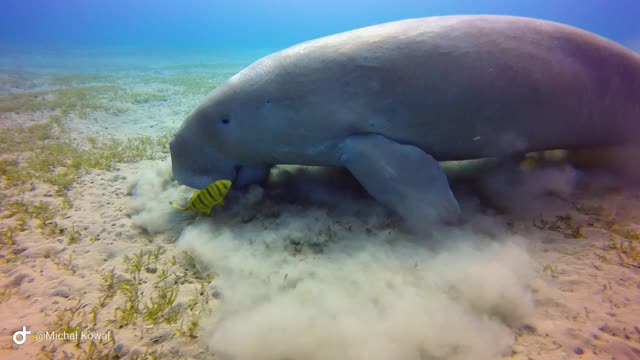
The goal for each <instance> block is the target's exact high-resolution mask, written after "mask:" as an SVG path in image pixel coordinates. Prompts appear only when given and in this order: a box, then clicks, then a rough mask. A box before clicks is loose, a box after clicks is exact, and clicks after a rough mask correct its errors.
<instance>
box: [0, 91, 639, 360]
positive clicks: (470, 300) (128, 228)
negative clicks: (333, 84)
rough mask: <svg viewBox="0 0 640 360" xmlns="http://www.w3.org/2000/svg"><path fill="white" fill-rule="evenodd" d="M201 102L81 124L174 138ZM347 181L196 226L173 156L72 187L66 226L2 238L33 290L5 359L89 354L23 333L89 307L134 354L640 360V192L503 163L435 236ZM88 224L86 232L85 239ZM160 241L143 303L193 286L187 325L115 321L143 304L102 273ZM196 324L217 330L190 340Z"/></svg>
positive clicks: (287, 172) (317, 183)
mask: <svg viewBox="0 0 640 360" xmlns="http://www.w3.org/2000/svg"><path fill="white" fill-rule="evenodd" d="M154 90H159V88H157V89H156V88H154ZM194 99H195V97H194V98H191V99H171V98H169V99H168V100H166V101H164V102H163V103H162V104H158V103H153V104H150V105H146V106H140V107H137V108H136V109H134V110H133V112H131V113H129V114H128V115H126V116H125V119H123V118H122V117H121V116H114V115H109V114H93V115H91V116H93V117H94V120H92V121H86V122H82V121H80V120H78V119H75V120H74V121H75V123H74V125H73V129H74V130H73V131H77V132H78V134H79V136H86V135H91V136H96V137H99V136H103V135H105V134H114V132H117V135H119V136H127V135H128V134H152V135H155V134H159V133H161V131H158V132H155V129H160V128H161V129H167V128H175V127H176V126H177V125H178V124H179V122H180V116H181V114H180V113H181V112H183V111H185V109H187V108H188V107H187V105H189V106H191V105H192V104H193V103H194ZM38 116H40V117H42V115H36V116H35V117H36V119H35V120H36V121H37V120H38V119H37V117H38ZM91 116H90V117H89V118H91ZM2 117H3V118H2V119H3V123H5V124H6V123H8V122H12V121H20V122H28V121H34V116H33V115H29V114H26V115H19V116H16V115H11V114H2ZM43 118H44V119H46V116H45V117H43ZM123 120H124V121H123ZM337 176H338V175H336V174H335V173H329V174H328V175H327V174H325V173H322V172H318V171H306V172H304V171H303V172H295V171H294V170H291V169H284V170H280V171H279V172H277V173H275V174H274V181H273V182H272V183H271V184H269V185H268V186H266V187H265V188H264V189H263V188H258V187H254V188H251V189H249V190H246V191H244V192H235V193H232V194H231V195H230V196H229V200H228V202H227V205H226V206H225V207H224V208H223V209H222V210H220V211H217V212H214V214H213V215H212V216H211V217H210V218H204V217H200V218H197V219H195V220H194V217H193V216H190V215H184V214H182V213H180V212H179V211H176V210H175V209H173V208H171V207H170V205H169V202H170V201H178V202H183V201H185V200H186V199H187V198H188V197H189V195H190V193H191V191H190V190H189V189H187V188H185V187H183V186H179V185H178V184H177V183H176V182H175V181H174V180H172V178H171V173H170V164H169V163H168V161H167V160H165V161H144V162H140V163H136V164H122V165H119V166H118V169H117V170H116V171H114V172H104V171H91V172H90V173H89V174H87V175H86V176H83V177H82V178H81V179H80V180H79V181H78V183H77V184H75V185H74V187H73V189H72V190H71V191H70V192H69V194H68V195H69V198H70V199H71V201H72V204H73V208H72V209H70V210H68V211H66V212H65V213H64V215H61V217H60V218H57V219H55V221H56V222H57V223H58V225H60V227H63V228H65V229H66V232H65V233H63V234H59V235H46V234H41V233H39V232H38V231H36V230H26V231H24V232H21V233H18V234H17V236H16V238H15V243H16V245H14V246H6V245H4V244H3V248H2V249H0V254H1V255H2V259H7V260H9V261H8V262H6V261H4V262H2V264H1V265H0V274H2V275H1V278H0V285H1V286H2V289H12V290H11V291H12V292H13V295H12V296H11V297H10V298H3V299H2V300H1V301H0V318H1V319H3V320H2V325H1V326H0V328H1V329H0V333H1V334H2V338H1V339H0V358H3V359H5V358H7V359H30V358H34V359H35V358H40V357H45V355H43V354H46V355H52V356H54V357H56V358H64V357H65V356H67V355H68V356H70V357H73V356H83V355H87V356H88V355H89V354H90V351H92V350H91V346H90V344H91V342H90V341H88V340H82V341H80V342H78V346H75V345H76V342H75V341H65V340H45V341H43V342H41V343H37V342H36V341H35V340H34V339H29V340H28V342H27V344H24V345H22V346H18V345H15V344H13V343H12V341H11V334H12V333H13V332H14V331H16V330H18V329H20V328H21V327H22V326H27V327H28V328H29V330H30V331H31V332H32V333H33V334H35V333H37V332H38V331H58V332H59V331H63V330H64V328H63V327H62V325H61V324H62V323H63V322H64V321H61V320H64V319H70V314H71V311H70V309H76V308H77V309H78V310H77V312H76V315H75V317H74V318H73V319H74V320H73V321H72V322H71V325H72V326H71V327H73V325H75V324H77V323H78V321H79V320H80V321H82V323H83V326H84V327H82V328H81V329H80V330H81V331H85V332H93V333H104V332H107V331H109V332H110V335H111V338H112V339H113V340H108V341H105V342H103V343H101V344H98V345H97V348H98V349H99V350H100V351H104V352H105V353H106V352H110V353H111V354H119V355H121V356H125V357H127V358H134V357H135V356H142V357H144V355H143V354H145V352H146V353H147V356H150V355H153V356H156V358H158V357H161V358H170V359H173V358H185V359H186V358H198V359H209V358H211V359H213V358H216V359H217V358H219V359H227V358H233V359H285V358H286V359H327V358H334V359H499V358H507V359H550V360H551V359H553V360H555V359H578V358H579V359H614V358H615V359H618V360H620V359H638V358H640V328H639V327H638V326H640V325H639V324H640V269H639V268H638V266H639V265H640V264H639V263H638V259H637V258H632V256H628V253H631V252H633V251H636V254H638V253H640V250H639V247H640V240H638V239H635V240H630V239H625V238H623V237H621V236H620V234H622V233H623V231H621V230H616V229H625V230H624V231H627V230H628V232H629V231H635V232H636V233H640V188H638V187H633V186H629V185H625V186H619V185H616V184H613V185H615V186H613V187H611V186H610V185H611V183H612V182H611V181H610V179H607V178H606V177H602V178H599V177H595V176H593V175H589V176H587V177H586V178H585V177H584V176H582V175H581V174H580V173H576V172H575V171H574V170H573V169H571V168H569V167H558V168H552V169H545V170H537V171H535V172H534V173H530V174H527V175H526V176H525V177H524V180H521V181H520V182H514V181H513V179H511V178H509V177H507V175H505V174H502V173H501V174H498V175H494V176H491V177H487V180H486V182H485V183H486V186H485V193H486V194H487V196H478V193H477V192H473V191H470V190H468V188H467V187H465V186H464V184H458V185H457V186H456V192H457V194H458V195H459V197H460V198H461V199H462V205H463V208H464V210H465V213H466V215H467V218H468V219H469V222H468V223H467V224H466V225H464V226H461V227H459V228H454V229H450V228H437V229H436V231H435V234H434V235H433V236H432V237H429V238H424V237H414V236H411V235H409V234H407V233H406V232H404V231H403V230H402V229H401V228H400V227H399V226H398V222H397V221H396V220H395V219H394V218H393V216H391V215H390V214H389V212H388V211H386V210H385V209H383V208H382V207H380V206H379V205H377V204H376V203H375V202H373V201H372V200H371V199H369V198H368V197H367V196H366V195H365V194H363V193H362V192H361V191H357V190H354V188H357V187H356V186H354V183H353V180H352V179H350V178H348V177H346V178H342V177H337ZM549 192H551V193H552V194H553V195H549ZM6 195H7V196H8V197H7V198H4V199H2V202H3V204H7V203H8V202H10V201H11V200H12V199H15V198H16V196H17V197H19V198H21V199H23V200H24V201H30V202H36V203H37V202H40V201H42V202H47V203H52V204H57V203H59V202H60V199H58V198H57V197H56V196H55V194H54V192H53V189H49V188H47V187H46V186H40V185H38V186H36V189H35V190H34V191H33V192H28V193H24V194H11V193H9V192H8V193H6ZM481 197H482V198H488V199H491V202H493V203H494V205H498V206H500V207H502V208H504V209H506V214H503V215H497V214H496V211H495V209H494V208H493V207H489V206H487V205H486V202H481V201H480V200H479V198H481ZM597 206H601V207H602V208H599V209H596V207H597ZM594 209H595V210H594ZM589 213H590V214H591V215H589ZM556 216H565V217H564V218H562V219H561V220H560V221H557V222H556V221H555V220H556V219H557V218H556ZM567 216H568V217H567ZM543 220H544V221H543ZM545 221H546V222H545ZM0 224H1V226H2V228H3V231H4V229H6V227H8V226H15V225H16V224H15V219H14V218H9V219H4V220H1V221H0ZM613 224H616V227H612V225H613ZM35 227H36V226H35V225H34V228H35ZM578 228H581V229H582V230H581V235H580V233H579V232H578V231H577V229H578ZM73 229H75V230H77V231H78V232H79V233H80V234H81V236H80V238H79V241H78V242H77V243H68V236H69V234H70V233H71V232H72V230H73ZM563 233H566V234H567V235H566V236H565V235H564V234H563ZM574 235H578V236H582V237H579V238H573V236H574ZM616 244H618V245H617V247H616ZM629 246H633V249H635V250H633V249H630V248H629ZM158 249H159V250H160V251H159V252H158V253H157V254H158V259H157V261H154V260H152V259H151V257H152V255H149V254H153V253H154V252H155V251H158ZM185 250H187V251H189V252H190V253H191V254H192V255H193V257H192V256H185V255H184V251H185ZM140 251H143V254H144V256H145V259H147V260H145V261H143V262H144V268H143V269H142V271H141V272H140V278H139V279H137V283H138V285H139V289H138V290H139V294H140V299H141V302H140V306H141V309H143V308H144V304H150V302H151V299H153V298H154V297H156V295H157V291H158V288H160V287H162V286H175V287H176V288H177V289H178V295H177V299H176V301H175V304H174V308H175V309H176V311H178V313H179V320H178V321H177V322H175V323H172V324H167V323H162V324H157V325H154V324H152V323H151V322H150V321H149V320H147V319H145V318H144V317H143V315H142V314H140V315H138V317H137V318H136V319H135V321H133V322H131V323H130V324H128V325H125V326H122V327H118V326H117V324H111V323H109V320H114V319H118V318H119V316H120V315H116V314H117V309H118V308H123V307H125V305H126V298H125V295H124V294H123V293H122V292H117V294H116V295H115V296H114V297H113V298H112V299H110V300H108V301H106V304H105V306H104V307H100V306H98V304H99V302H100V297H101V296H103V295H104V291H103V290H101V284H102V280H101V278H102V277H104V276H105V274H107V273H108V272H109V271H111V270H112V269H114V271H115V274H116V276H117V278H118V279H131V272H130V271H129V270H128V269H127V266H126V261H125V260H124V259H125V256H128V258H129V260H130V261H129V263H131V259H132V258H133V257H134V255H135V254H138V253H140ZM12 254H13V255H12ZM636 256H637V255H636ZM163 271H166V274H167V275H166V278H164V279H163V278H162V276H161V274H163ZM208 277H212V279H213V281H211V282H210V281H209V280H210V279H208ZM94 310H95V311H96V314H97V317H96V320H95V324H93V320H92V311H94ZM141 312H142V310H141ZM193 320H197V321H198V325H199V326H198V327H197V329H196V330H195V332H194V333H193V334H186V330H187V329H188V328H189V324H190V323H191V321H193ZM189 335H193V336H189ZM65 354H67V355H65ZM72 354H73V355H72Z"/></svg>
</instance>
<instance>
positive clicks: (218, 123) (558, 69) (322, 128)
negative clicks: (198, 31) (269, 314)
mask: <svg viewBox="0 0 640 360" xmlns="http://www.w3.org/2000/svg"><path fill="white" fill-rule="evenodd" d="M361 135H375V136H380V137H372V138H370V139H369V138H358V144H359V145H358V147H353V146H351V147H345V146H344V143H345V141H347V140H348V139H349V138H350V137H352V136H361ZM382 137H384V139H386V140H381V138H382ZM639 137H640V57H639V56H638V55H637V54H636V53H634V52H632V51H630V50H628V49H625V48H624V47H622V46H620V45H618V44H616V43H613V42H611V41H609V40H606V39H604V38H601V37H599V36H597V35H594V34H591V33H588V32H585V31H582V30H579V29H576V28H572V27H568V26H565V25H561V24H557V23H552V22H547V21H541V20H535V19H527V18H517V17H507V16H446V17H433V18H422V19H412V20H405V21H398V22H392V23H386V24H382V25H377V26H371V27H366V28H362V29H357V30H354V31H350V32H345V33H341V34H337V35H333V36H328V37H324V38H321V39H317V40H313V41H309V42H305V43H302V44H299V45H296V46H293V47H291V48H288V49H286V50H283V51H280V52H277V53H274V54H272V55H269V56H267V57H265V58H263V59H260V60H258V61H257V62H255V63H253V64H252V65H250V66H249V67H247V68H246V69H244V70H243V71H241V72H240V73H238V74H236V75H235V76H233V77H232V78H231V79H229V80H228V81H227V82H225V83H224V84H222V85H221V86H219V87H218V88H216V89H215V90H214V91H213V92H212V93H211V94H210V95H209V96H208V97H207V98H206V99H205V100H204V102H203V103H202V104H201V105H200V106H199V107H198V108H197V109H196V110H195V111H194V112H193V113H192V114H191V115H190V116H189V117H188V118H187V119H186V120H185V122H184V124H183V125H182V127H181V128H180V130H179V131H178V132H177V134H176V135H175V138H174V139H173V141H172V143H171V154H172V161H173V172H174V176H175V178H176V179H177V180H178V181H180V182H181V183H183V184H185V185H187V186H191V187H195V188H202V187H204V186H206V185H208V184H209V183H211V182H213V181H216V180H219V179H223V178H225V179H230V180H233V182H234V185H235V186H246V185H249V184H251V183H256V182H261V181H264V180H265V179H266V177H267V176H268V173H269V168H270V167H271V166H273V165H276V164H300V165H332V166H345V167H347V168H348V169H349V170H351V171H352V172H353V173H354V175H355V176H356V178H358V179H359V180H360V181H361V182H363V180H366V179H368V178H369V175H371V176H373V177H374V178H376V179H380V180H379V181H382V182H385V181H391V180H393V181H394V184H396V185H398V186H394V188H401V187H402V185H403V179H405V178H406V174H408V173H411V172H412V171H418V172H420V171H421V167H429V169H428V170H429V172H428V173H425V174H421V175H420V176H418V177H417V178H419V179H424V181H427V183H425V184H424V189H425V190H424V191H425V192H429V191H439V192H442V191H444V190H443V188H442V186H441V185H437V186H436V187H437V189H435V190H430V183H429V181H430V180H429V179H432V177H431V176H432V175H433V176H436V175H435V172H437V171H439V168H438V167H437V165H433V164H432V163H433V161H431V159H435V160H438V161H441V160H462V159H473V158H482V157H506V156H509V155H511V154H517V153H522V152H526V151H541V150H547V149H557V148H563V149H572V148H582V147H589V146H601V145H612V144H615V145H619V144H630V145H636V146H637V145H638V144H639V143H640V140H638V139H639ZM387 140H388V141H387ZM360 144H363V145H364V147H363V146H360ZM367 144H368V145H369V146H370V147H371V148H374V147H375V146H374V144H386V145H384V146H386V147H388V148H389V149H393V148H395V147H394V146H395V145H398V146H401V145H411V146H412V148H411V149H408V148H404V149H407V150H406V151H409V152H411V153H412V154H413V153H414V152H416V151H421V152H424V154H425V155H428V156H413V155H411V156H404V155H403V153H402V152H403V151H405V150H402V149H403V148H397V149H396V150H397V151H395V154H396V155H394V156H396V158H410V159H415V161H413V160H412V161H408V163H407V164H402V163H394V162H393V158H389V159H385V155H384V154H385V152H384V151H376V152H375V153H376V154H377V156H379V157H381V160H382V162H383V163H385V164H386V165H385V166H387V167H390V168H393V170H398V171H392V172H390V173H388V174H395V175H394V176H396V175H397V174H405V175H403V176H404V177H402V176H399V175H398V176H396V177H395V178H393V179H392V178H391V177H385V176H383V175H384V174H382V173H375V174H372V173H371V172H377V171H378V170H376V167H375V166H356V165H357V164H356V163H355V162H354V160H353V159H371V156H368V155H367V154H373V153H374V152H372V149H365V148H366V146H367ZM394 144H395V145H394ZM344 148H349V149H355V150H354V151H361V154H359V155H358V154H353V155H354V156H351V155H352V154H346V155H347V156H345V154H344V153H342V151H343V150H341V149H344ZM414 148H415V149H414ZM356 155H358V156H356ZM360 155H362V156H360ZM344 159H351V160H350V161H351V162H350V163H349V164H346V163H345V161H344ZM362 161H375V160H362ZM385 161H386V162H385ZM434 166H435V167H434ZM356 168H357V169H362V170H356ZM364 169H366V170H364ZM438 176H439V175H438ZM433 179H435V178H433ZM439 179H440V178H438V179H436V180H435V182H436V183H438V184H440V183H441V182H442V181H440V180H439ZM376 181H378V180H376ZM364 182H367V181H364ZM368 182H369V183H371V181H368ZM370 185H371V186H370V187H371V188H377V189H379V190H377V192H378V193H375V191H374V193H372V195H373V196H374V197H375V198H376V199H379V200H380V199H382V198H385V199H388V198H393V197H394V195H395V193H386V194H383V193H380V192H381V191H385V190H382V189H381V188H382V186H374V185H375V184H370ZM445 187H446V186H445ZM389 191H391V192H393V191H395V190H393V189H392V190H389ZM412 191H414V193H405V194H402V195H403V197H409V198H411V197H412V195H415V192H416V191H420V190H418V189H417V188H415V189H414V190H412ZM370 192H372V191H370ZM447 197H448V195H447ZM425 198H426V197H425ZM428 198H430V199H431V198H432V197H430V196H429V197H428ZM441 200H442V201H443V202H447V203H448V205H447V206H449V205H452V204H451V202H450V201H449V200H446V199H445V198H442V199H441ZM454 201H455V200H454ZM381 202H383V203H385V204H386V205H388V206H390V207H391V208H394V209H397V208H398V207H399V204H393V203H391V204H390V203H389V201H388V200H387V201H381ZM456 205H457V204H456ZM421 206H425V205H421ZM426 206H439V205H437V202H436V203H435V204H431V205H426ZM453 208H454V207H452V209H453ZM424 210H426V208H425V209H424ZM453 212H455V211H453Z"/></svg>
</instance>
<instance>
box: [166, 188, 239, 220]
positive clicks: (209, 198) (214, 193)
mask: <svg viewBox="0 0 640 360" xmlns="http://www.w3.org/2000/svg"><path fill="white" fill-rule="evenodd" d="M230 188H231V181H229V180H219V181H216V182H214V183H213V184H211V185H209V186H207V187H206V188H205V189H203V190H199V191H196V192H195V193H194V194H193V196H192V197H191V200H189V205H187V207H185V208H182V207H180V206H178V205H175V204H171V206H173V207H174V208H176V209H178V210H182V211H197V212H199V213H202V214H205V215H209V214H211V210H212V209H213V208H214V207H216V206H218V205H224V198H225V196H227V193H228V192H229V189H230Z"/></svg>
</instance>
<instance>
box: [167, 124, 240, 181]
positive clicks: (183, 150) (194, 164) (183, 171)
mask: <svg viewBox="0 0 640 360" xmlns="http://www.w3.org/2000/svg"><path fill="white" fill-rule="evenodd" d="M169 149H170V151H171V168H172V171H173V177H174V178H175V179H176V180H178V182H179V183H181V184H183V185H186V186H189V187H192V188H195V189H204V188H206V187H207V186H209V185H210V184H211V183H213V182H215V181H218V180H231V182H234V181H235V180H236V178H237V176H238V172H239V166H238V165H236V164H235V163H234V162H233V161H231V160H230V159H226V158H225V157H224V156H222V155H220V154H219V153H218V152H216V151H215V150H214V149H211V148H210V147H209V146H206V145H200V144H198V142H196V141H190V140H189V139H188V138H186V137H185V136H182V135H180V134H177V135H176V136H175V137H174V138H173V140H171V142H170V143H169Z"/></svg>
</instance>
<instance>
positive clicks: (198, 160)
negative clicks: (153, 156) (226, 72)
mask: <svg viewBox="0 0 640 360" xmlns="http://www.w3.org/2000/svg"><path fill="white" fill-rule="evenodd" d="M256 68H257V69H258V71H257V70H256ZM260 69H261V67H260V66H256V64H254V65H253V66H251V67H249V68H247V69H245V70H243V71H242V72H240V73H238V74H237V75H235V76H234V77H232V78H231V79H229V80H227V81H226V82H225V83H224V84H222V85H220V86H219V87H218V88H216V89H215V90H214V91H213V92H212V93H211V94H210V95H209V96H208V97H207V98H206V99H205V101H203V103H202V104H200V106H198V108H197V109H196V110H194V111H193V112H192V113H191V114H190V115H189V116H188V117H187V119H186V120H185V121H184V123H183V124H182V126H181V128H180V129H179V130H178V132H177V133H176V134H175V136H174V138H173V140H172V141H171V144H170V148H171V160H172V167H173V175H174V177H175V178H176V180H178V181H179V182H180V183H182V184H184V185H187V186H189V187H193V188H196V189H202V188H205V187H206V186H208V185H209V184H211V183H213V182H215V181H218V180H230V181H231V182H232V183H233V186H234V187H244V186H248V185H250V184H253V183H260V182H263V181H265V180H266V178H267V177H268V175H269V169H270V165H269V163H268V159H265V158H264V157H261V156H262V155H263V152H262V151H261V144H263V143H264V141H265V137H268V134H267V132H268V129H266V128H265V127H268V123H269V121H268V120H269V119H268V118H266V117H267V116H265V106H268V105H269V99H267V98H265V94H264V93H265V90H264V89H263V88H262V87H263V84H264V82H265V81H264V79H263V76H261V74H263V73H264V72H263V71H260ZM256 71H257V72H256Z"/></svg>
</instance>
